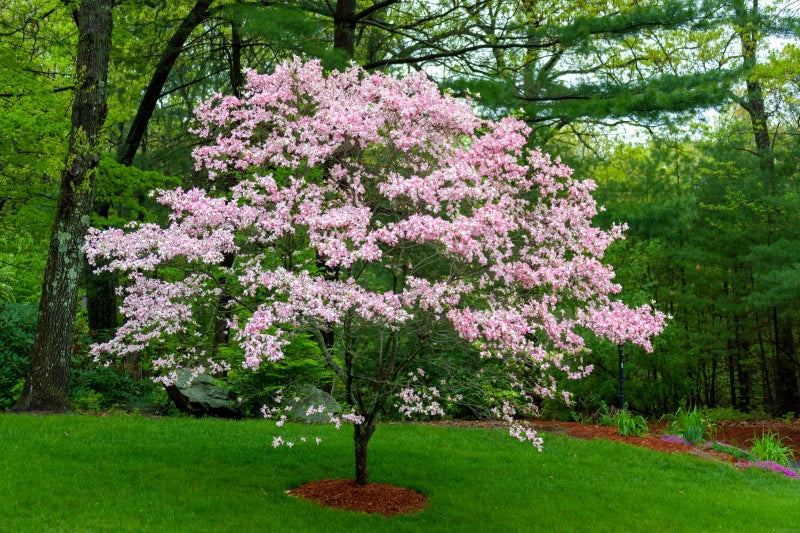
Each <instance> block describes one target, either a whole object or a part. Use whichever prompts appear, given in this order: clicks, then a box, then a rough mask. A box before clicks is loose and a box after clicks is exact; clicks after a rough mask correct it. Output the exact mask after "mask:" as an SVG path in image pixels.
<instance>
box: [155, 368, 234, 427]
mask: <svg viewBox="0 0 800 533" xmlns="http://www.w3.org/2000/svg"><path fill="white" fill-rule="evenodd" d="M166 389H167V395H168V396H169V398H170V400H172V401H173V402H175V406H176V407H177V408H178V410H179V411H181V412H182V413H188V414H191V415H194V416H196V417H198V418H199V417H202V416H215V417H219V418H242V412H241V410H240V409H239V406H238V402H237V401H236V395H235V394H234V393H233V391H231V390H230V389H227V388H225V387H223V386H221V381H220V380H218V379H216V378H214V377H212V376H209V375H208V374H198V375H197V376H195V377H194V379H192V371H191V370H190V369H188V368H182V369H179V370H178V379H177V380H176V381H175V383H173V384H172V385H170V386H168V387H166Z"/></svg>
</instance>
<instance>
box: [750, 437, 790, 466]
mask: <svg viewBox="0 0 800 533" xmlns="http://www.w3.org/2000/svg"><path fill="white" fill-rule="evenodd" d="M750 442H752V443H753V447H752V449H751V453H752V454H753V455H754V456H755V457H756V458H757V459H758V460H760V461H774V462H776V463H778V464H779V465H782V466H785V467H788V466H789V461H790V460H791V459H793V458H794V452H792V450H791V449H790V448H789V447H788V446H786V445H784V444H783V440H782V439H781V437H780V435H778V434H776V433H773V432H772V431H771V430H770V431H767V432H766V433H764V432H763V431H762V432H761V437H756V436H753V438H752V439H751V440H750Z"/></svg>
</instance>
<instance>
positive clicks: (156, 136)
mask: <svg viewBox="0 0 800 533" xmlns="http://www.w3.org/2000/svg"><path fill="white" fill-rule="evenodd" d="M798 7H800V2H770V3H768V4H766V5H765V4H763V3H762V4H760V3H759V2H758V0H750V1H749V2H745V1H729V2H723V1H695V2H692V1H667V2H650V1H636V0H608V1H599V0H598V1H585V2H584V1H580V2H563V1H558V0H545V1H537V0H530V1H528V0H510V1H509V0H502V1H501V0H485V1H481V0H477V1H468V0H441V1H437V2H430V1H424V0H420V1H416V0H411V1H399V0H383V1H374V2H372V1H368V2H360V1H355V0H339V1H337V2H323V1H315V0H309V1H297V2H291V1H276V2H262V1H234V0H217V1H215V0H196V1H182V0H176V1H159V0H150V1H146V2H145V1H133V0H119V1H116V2H112V1H110V0H105V1H104V0H83V1H67V0H64V1H59V0H0V108H1V109H0V228H2V229H1V230H0V300H1V301H0V407H3V408H10V407H12V406H14V405H15V404H17V405H19V404H20V403H23V402H24V404H25V405H22V406H21V408H23V409H35V408H37V403H36V398H35V395H36V394H35V393H32V392H31V391H25V385H24V384H25V378H26V375H28V373H29V368H30V371H33V370H34V369H33V367H34V366H35V367H36V368H45V367H47V368H48V369H49V370H48V371H49V372H51V373H55V374H58V373H59V372H60V373H62V374H64V375H65V378H64V379H56V380H55V381H57V382H59V383H62V385H60V386H63V387H65V389H64V390H65V393H64V396H63V399H62V401H63V402H65V406H68V405H71V406H72V407H73V408H77V409H105V408H110V407H116V406H128V407H130V406H133V407H136V406H140V407H142V408H144V406H152V405H153V404H155V405H156V406H158V405H159V403H161V404H162V407H163V406H164V405H165V402H166V400H165V399H164V396H163V391H162V390H160V389H158V388H157V387H155V386H154V385H153V384H152V383H151V382H150V381H149V380H147V379H141V378H142V377H143V376H146V375H147V373H148V362H147V361H146V360H141V361H139V360H127V361H125V363H124V364H121V365H120V366H119V367H118V368H115V367H110V368H97V367H96V365H94V364H93V363H92V361H91V360H90V358H89V357H88V355H87V353H88V346H89V344H90V343H92V342H95V341H97V340H102V339H107V338H109V337H110V335H111V334H112V332H113V331H114V330H115V329H116V328H117V327H118V326H119V322H120V317H119V314H118V303H119V302H118V300H117V297H116V296H115V286H116V285H117V283H118V280H117V279H115V278H114V277H112V276H110V275H106V276H103V277H100V276H95V275H93V274H91V273H90V272H89V271H88V269H84V272H83V275H82V276H81V278H80V283H79V284H76V290H77V291H79V305H78V306H77V309H75V310H74V311H69V310H67V311H68V312H66V314H67V315H70V316H64V315H65V313H55V312H51V311H52V309H51V307H48V306H42V309H40V310H39V311H37V309H38V307H39V303H40V301H45V297H46V294H43V286H44V287H45V289H44V292H45V293H46V292H47V290H48V289H47V287H48V284H47V283H45V284H44V285H43V282H42V280H43V278H44V275H45V270H46V266H47V264H48V256H50V258H51V260H52V259H53V256H54V255H58V249H59V248H58V239H59V238H61V236H62V232H61V230H59V231H57V232H54V231H53V228H54V219H56V217H57V214H58V211H59V203H58V199H59V188H60V182H63V175H64V174H65V172H64V166H65V161H66V160H68V157H70V154H71V153H72V151H73V150H74V149H75V146H76V143H75V142H74V141H75V139H74V138H72V137H71V135H70V131H71V128H72V126H73V125H74V121H75V118H74V117H72V116H71V112H72V108H73V105H74V104H73V102H74V101H76V97H77V96H78V95H79V93H80V90H81V89H80V88H81V83H82V81H83V78H84V74H85V71H84V70H83V69H81V68H80V67H76V64H78V65H80V64H81V63H80V57H78V56H80V47H79V46H78V41H79V35H86V32H85V30H86V28H87V25H91V24H94V22H93V21H94V20H95V19H92V18H91V17H89V18H86V17H84V18H83V19H81V18H80V16H81V15H85V14H86V12H88V11H89V10H90V9H91V8H98V9H106V10H108V11H109V12H110V13H111V14H112V17H113V30H112V29H111V28H112V26H110V25H107V31H108V43H109V45H108V65H109V68H108V73H107V80H105V82H104V83H103V85H102V90H101V91H100V92H101V93H102V95H101V96H102V97H103V98H104V99H105V103H106V105H107V116H106V117H105V122H104V126H103V128H102V129H101V130H100V131H99V133H98V136H97V141H96V147H97V148H96V150H97V153H98V154H99V158H98V161H97V162H96V168H95V169H94V170H95V171H96V173H95V174H93V180H94V186H93V187H92V189H93V192H92V193H91V195H92V196H93V204H92V214H91V225H93V226H95V227H103V228H105V227H115V226H123V225H124V224H126V223H127V222H129V221H132V220H137V221H162V220H164V216H165V213H164V212H163V210H160V209H159V206H158V205H157V204H156V203H155V202H154V201H153V200H152V199H150V198H149V197H148V192H149V191H150V190H152V189H154V188H160V187H161V188H163V187H174V186H177V185H181V186H183V187H184V188H188V187H192V186H204V184H205V183H206V182H205V180H204V179H203V176H201V175H199V174H198V173H196V172H195V171H194V167H193V163H192V160H191V156H190V154H191V150H192V149H193V148H194V147H195V146H196V144H197V142H198V141H197V139H196V138H195V137H193V136H192V135H191V134H190V133H189V127H190V126H191V124H192V113H193V109H194V108H195V106H197V105H198V104H199V102H201V101H202V100H204V99H206V98H208V97H209V96H210V95H212V94H213V93H216V92H223V93H226V94H234V95H236V94H238V91H239V90H240V88H241V85H242V80H243V79H244V72H245V71H246V69H255V70H257V71H259V72H266V71H270V70H271V69H272V67H273V66H274V65H275V64H276V63H277V62H279V61H280V60H282V59H285V58H287V57H291V56H292V55H304V56H307V57H316V58H320V59H321V60H322V61H323V64H324V65H325V67H326V68H329V69H334V68H342V67H344V66H346V65H348V64H349V62H351V61H354V62H356V63H357V64H359V65H361V66H363V67H364V68H365V69H367V70H381V71H386V72H390V73H395V74H398V75H402V74H404V73H408V72H411V71H415V70H420V69H421V70H424V71H425V72H427V73H428V75H429V76H430V77H431V78H432V79H434V80H436V81H437V83H439V84H440V86H441V87H442V88H443V89H446V90H449V91H451V92H452V93H453V94H455V95H467V94H470V95H472V97H473V99H474V102H475V105H476V107H477V109H478V110H479V112H480V113H481V114H483V115H485V116H487V117H491V118H498V117H501V116H504V115H507V114H511V115H514V116H516V117H518V118H521V119H523V120H525V121H526V122H527V123H528V124H529V125H530V126H531V127H532V131H533V132H532V134H531V138H530V140H529V142H530V145H531V146H539V147H541V148H542V149H543V150H544V151H546V152H549V153H551V154H553V155H554V156H560V157H561V158H562V160H563V161H564V162H566V163H567V164H568V165H569V166H571V167H572V168H573V169H575V173H576V175H577V176H579V177H581V178H587V179H588V178H591V179H594V180H595V181H596V182H597V184H598V187H597V190H596V191H595V197H596V198H597V200H598V203H599V204H601V205H603V206H605V211H604V212H602V213H601V214H600V215H599V216H598V217H597V219H596V224H598V225H599V226H601V227H604V228H608V227H610V226H611V225H612V224H613V223H615V222H624V223H626V224H627V225H628V231H627V239H626V240H625V241H622V242H618V243H616V244H615V245H614V246H613V247H612V249H611V250H610V252H609V254H608V255H607V260H608V262H609V263H610V264H612V265H613V266H614V269H615V271H616V272H617V276H618V281H619V282H620V283H621V284H622V285H623V287H624V291H623V293H622V294H621V298H622V299H623V300H624V301H625V302H626V303H628V304H629V305H639V304H642V303H648V302H654V303H655V306H656V307H657V308H658V309H660V310H662V311H665V312H668V313H670V315H671V316H672V320H671V321H670V325H669V326H668V328H667V330H666V331H665V332H664V333H663V334H662V335H661V336H660V337H659V338H658V339H657V341H656V343H655V349H654V351H653V352H652V353H645V352H644V351H641V350H638V349H636V348H634V347H632V346H625V347H623V349H624V352H625V358H626V365H625V377H626V380H627V381H626V400H627V402H628V405H629V407H630V408H631V409H633V410H635V411H639V412H642V413H645V414H648V415H660V414H663V413H668V412H673V411H674V410H675V409H676V408H677V407H678V406H691V405H699V406H706V407H709V408H730V409H736V410H738V411H741V412H745V413H757V414H765V415H769V416H787V415H794V414H796V413H798V412H800V371H799V370H800V369H799V368H798V367H799V366H800V359H799V358H798V345H800V337H799V335H800V310H799V309H800V307H799V306H798V305H797V304H798V301H800V246H798V245H799V244H800V242H799V239H800V220H798V212H799V210H798V207H800V194H798V193H800V184H799V183H798V179H797V178H798V172H800V168H798V167H799V165H800V158H798V156H797V155H796V154H797V153H798V142H799V138H798V133H800V129H799V127H800V115H798V112H797V98H798V96H799V94H798V90H800V62H799V61H798V59H800V58H799V57H798V56H800V48H798V46H797V44H798V38H800V24H799V22H800V20H799V19H798V12H797V8H798ZM81 20H82V21H83V22H81ZM87 21H89V22H87ZM82 29H83V30H82ZM94 29H100V30H102V28H93V30H94ZM76 50H78V52H76ZM101 123H102V121H101ZM83 233H85V231H84V232H80V234H78V233H76V234H75V235H72V236H71V238H73V241H70V242H76V243H79V242H80V239H82V236H83ZM51 238H54V239H55V240H54V241H53V242H56V246H55V247H54V248H52V247H51V244H50V243H51ZM63 239H67V237H66V236H65V237H63ZM63 239H62V242H66V241H65V240H63ZM52 250H55V252H53V251H52ZM48 309H50V311H48ZM37 312H38V320H37ZM222 318H224V317H210V318H209V320H210V323H213V324H219V323H222V322H224V320H222ZM45 324H46V325H47V328H48V329H49V330H50V331H55V332H56V333H57V335H56V337H59V336H60V337H63V338H64V339H66V341H65V343H64V344H63V346H61V347H58V346H56V345H55V344H53V343H45V342H42V341H39V344H38V346H34V344H35V343H34V340H35V338H36V337H37V325H38V328H39V333H38V335H39V338H41V337H42V335H43V334H42V333H41V331H42V330H43V328H44V327H45ZM73 324H74V331H75V333H74V335H73V334H71V333H70V332H71V331H72V330H73ZM213 329H214V331H213V337H214V338H213V342H214V346H215V347H216V349H219V350H231V349H234V348H233V347H231V346H229V343H228V338H227V335H226V332H225V331H224V328H219V327H215V328H213ZM290 349H292V350H296V351H297V352H300V353H303V354H305V355H306V357H304V358H299V359H295V362H293V363H283V364H282V365H279V367H278V368H273V369H269V370H264V371H262V372H260V373H257V374H256V375H253V376H243V375H242V376H237V375H235V373H234V375H231V376H229V378H230V381H231V383H232V385H233V386H234V387H236V388H237V390H238V391H240V392H241V391H244V392H243V394H245V395H246V396H247V401H248V402H250V403H251V405H252V410H253V412H255V411H257V409H256V406H257V405H260V403H259V402H261V399H260V396H259V395H261V394H264V393H266V392H269V391H271V390H274V389H272V387H274V385H275V384H276V383H277V382H278V381H280V379H282V378H285V377H286V376H290V377H292V378H294V379H297V380H305V381H308V382H313V383H323V382H325V381H326V380H330V376H329V375H327V374H326V373H325V371H324V369H323V365H322V364H321V363H320V362H319V360H318V355H319V354H318V353H315V351H314V349H313V343H311V342H308V343H303V342H297V343H295V345H294V346H292V347H291V348H290ZM619 353H620V352H619V348H618V347H617V346H613V345H611V344H609V343H601V342H598V341H593V342H592V352H591V354H589V355H587V358H586V359H587V362H589V363H591V364H593V365H594V366H595V371H594V373H593V374H592V375H591V376H590V377H589V378H587V379H584V380H581V381H580V382H577V383H572V384H570V388H571V389H572V391H573V392H574V393H575V399H576V403H575V404H573V405H572V406H571V407H568V408H567V407H565V406H563V405H552V406H548V405H545V407H546V408H548V409H550V410H551V414H553V415H556V416H564V413H565V410H566V413H567V416H568V413H569V411H570V410H572V411H573V412H574V413H576V414H578V415H580V414H581V413H591V412H593V411H596V410H597V409H598V408H599V407H600V406H601V405H603V404H608V405H613V404H615V403H616V402H617V395H618V371H619V370H618V362H619V359H618V358H619ZM59 361H61V363H59ZM67 383H68V385H67ZM66 387H68V388H66ZM492 387H493V384H491V383H481V382H475V383H472V384H465V391H464V392H465V393H467V397H468V398H471V399H472V405H471V407H470V408H467V409H465V410H462V411H458V410H456V412H455V414H456V415H471V414H475V412H477V411H479V409H477V407H479V406H478V405H477V404H479V403H480V396H481V394H489V393H495V392H497V391H496V390H493V389H492ZM67 391H68V394H67ZM20 398H23V402H20ZM48 401H50V400H48ZM66 402H68V404H67V403H66ZM262 403H263V402H262ZM38 407H41V405H38Z"/></svg>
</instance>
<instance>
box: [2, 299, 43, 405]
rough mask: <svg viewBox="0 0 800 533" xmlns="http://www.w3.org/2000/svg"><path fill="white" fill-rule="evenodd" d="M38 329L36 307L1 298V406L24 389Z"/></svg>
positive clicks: (13, 400)
mask: <svg viewBox="0 0 800 533" xmlns="http://www.w3.org/2000/svg"><path fill="white" fill-rule="evenodd" d="M35 331H36V307H34V306H32V305H27V304H14V303H9V302H3V301H0V410H2V409H7V408H9V407H11V406H12V405H14V402H16V400H17V398H18V397H19V394H20V392H21V391H22V388H21V385H22V383H23V381H24V379H25V374H26V373H27V371H28V360H29V357H30V351H31V348H32V347H33V339H34V334H35Z"/></svg>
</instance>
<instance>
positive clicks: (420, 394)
mask: <svg viewBox="0 0 800 533" xmlns="http://www.w3.org/2000/svg"><path fill="white" fill-rule="evenodd" d="M247 80H248V81H247V85H246V88H245V90H244V93H243V96H242V97H241V98H235V97H232V96H222V95H216V96H214V97H212V98H210V99H209V100H208V101H207V102H205V103H203V104H202V105H201V106H199V108H198V110H197V118H198V120H199V127H198V128H197V129H196V133H197V134H198V135H199V136H201V137H202V138H204V139H206V140H207V144H205V145H204V146H202V147H201V148H198V149H196V150H195V151H194V158H195V161H196V170H197V171H199V172H204V173H206V174H207V177H208V180H209V186H208V187H204V188H202V189H200V188H195V189H191V190H183V189H180V188H179V189H176V190H170V191H158V192H157V193H156V194H157V198H158V201H160V202H161V203H162V204H164V205H165V206H167V207H169V208H170V209H171V215H170V220H169V224H168V225H167V226H166V227H162V226H159V225H155V224H136V223H135V224H132V225H131V226H130V227H128V228H126V229H124V230H120V229H110V230H106V231H92V232H90V234H89V236H88V239H87V245H86V248H85V250H86V253H87V257H88V259H89V261H90V262H93V263H96V264H102V265H103V266H102V267H101V269H109V270H118V271H120V272H122V273H124V274H126V275H127V278H128V280H129V283H128V284H127V286H126V287H125V288H124V291H125V292H124V296H125V299H124V305H123V307H122V309H121V312H122V313H123V314H124V315H125V317H126V322H125V324H124V325H123V326H122V327H121V328H120V329H119V331H118V332H117V335H116V337H115V338H114V339H112V340H111V341H109V342H107V343H104V344H99V345H96V346H95V347H94V348H93V351H94V354H95V356H96V357H98V358H102V357H107V356H125V355H126V354H129V353H133V352H142V351H143V350H148V349H149V350H151V353H154V354H157V355H154V359H153V366H154V368H155V369H156V370H157V371H158V373H159V374H158V377H157V378H156V379H158V380H161V381H163V382H164V383H169V382H170V381H171V380H173V379H175V376H176V374H175V371H176V370H177V369H179V368H193V369H196V370H197V371H198V372H199V371H218V370H224V369H226V368H229V365H230V364H231V362H230V361H226V360H221V359H220V358H219V357H218V354H215V352H213V351H212V350H210V347H209V335H208V333H207V331H208V329H209V328H208V319H207V318H204V317H205V316H207V315H209V314H214V313H218V312H219V310H214V309H213V308H214V306H215V305H217V304H218V303H219V302H227V303H226V304H225V305H226V307H227V309H225V312H226V313H227V316H229V317H230V319H229V321H228V325H229V327H230V328H231V329H232V332H233V339H234V340H235V342H236V343H237V345H238V346H239V347H240V349H241V358H242V361H243V362H242V363H241V364H242V365H243V366H244V367H245V368H249V369H258V368H259V366H260V365H262V364H269V363H271V362H276V361H279V360H281V359H282V358H283V357H284V351H283V347H284V346H285V345H286V343H287V342H290V340H291V338H292V336H293V335H297V334H299V333H304V334H310V335H312V336H313V338H315V339H317V341H318V344H319V348H320V350H321V352H322V354H323V356H324V358H325V361H326V362H327V364H328V365H329V366H330V368H331V369H332V370H333V372H334V373H335V375H336V376H337V377H338V379H339V380H340V381H341V385H342V387H341V388H342V390H343V394H342V396H343V397H342V398H341V400H342V403H343V404H344V405H345V406H347V408H349V409H352V411H351V412H350V413H349V415H348V417H349V419H350V420H351V421H352V422H353V423H354V424H353V427H354V442H355V456H356V478H357V481H358V482H359V483H361V484H366V483H368V480H369V477H368V469H367V444H368V442H369V439H370V437H371V436H372V434H373V431H374V430H375V427H376V423H377V421H378V417H379V415H380V413H381V412H382V410H384V409H386V408H387V407H389V406H392V405H395V404H397V405H399V406H400V410H401V412H402V413H405V414H408V415H412V414H417V413H425V414H438V413H441V409H442V408H441V402H442V395H443V392H442V385H441V383H435V384H432V383H427V382H426V376H425V372H424V371H423V370H422V368H421V367H422V366H424V364H423V363H424V361H425V360H426V358H430V357H434V356H435V354H436V353H437V349H438V347H440V346H441V345H442V343H444V342H447V343H451V342H452V339H453V338H456V339H460V340H461V342H462V343H463V344H464V346H466V347H467V348H466V349H465V351H469V350H470V349H471V350H473V353H475V351H477V352H478V353H479V354H480V356H481V358H482V360H484V361H487V362H488V361H493V362H495V363H496V362H497V360H501V361H502V362H503V364H504V365H505V366H503V368H506V369H507V373H508V380H509V382H510V383H511V386H512V387H514V388H515V394H513V395H507V396H506V397H505V398H504V399H503V400H502V401H501V400H498V404H497V406H496V413H497V415H498V417H500V418H503V419H504V420H506V421H507V422H508V424H509V427H510V430H511V433H512V435H514V436H516V437H517V438H519V439H520V440H528V441H531V442H532V443H533V444H534V445H535V446H537V447H540V445H541V439H540V438H539V437H538V436H537V435H536V433H535V432H534V431H533V430H532V429H530V428H529V427H527V426H525V425H524V424H523V423H520V422H518V421H517V417H516V416H515V415H516V414H517V413H519V412H520V410H521V409H522V410H525V409H528V410H530V409H534V408H535V405H536V402H537V400H539V399H541V398H542V397H552V396H554V395H556V394H561V393H560V392H558V391H557V390H556V389H557V381H556V380H555V379H554V378H553V377H552V376H551V375H550V371H551V370H557V371H559V372H560V373H566V375H567V377H569V378H573V379H577V378H580V377H581V376H584V375H586V374H587V373H588V372H590V371H591V368H590V367H589V366H585V365H583V364H582V362H581V359H580V354H581V353H582V352H583V351H585V347H584V341H583V338H582V334H584V333H585V332H593V333H594V334H596V335H598V336H601V337H606V338H609V339H612V340H613V341H614V342H624V341H632V342H634V343H636V344H639V345H641V346H643V347H644V348H645V349H651V345H650V339H651V337H652V336H653V335H656V334H657V333H658V332H659V331H660V330H661V329H662V328H663V324H664V316H663V315H662V314H661V313H658V312H655V311H654V310H652V309H651V308H649V307H646V306H645V307H640V308H636V309H631V308H628V307H626V306H624V305H623V304H621V303H619V302H616V301H612V300H611V298H610V297H611V296H612V295H613V294H615V293H617V292H618V291H619V290H620V287H619V286H618V285H616V284H615V283H614V282H613V277H614V273H613V271H612V269H611V268H610V267H608V266H605V265H603V263H602V262H601V259H602V256H603V253H604V250H605V249H606V247H607V246H608V245H609V244H610V243H611V242H612V241H613V240H615V239H617V238H620V237H621V235H622V230H623V228H621V227H615V228H613V229H612V230H611V231H602V230H600V229H597V228H594V227H592V226H591V219H592V217H593V216H594V215H595V214H596V212H597V207H596V204H595V202H594V200H593V199H592V197H591V191H592V189H593V187H594V185H593V183H592V182H591V181H578V180H576V179H574V178H573V177H572V176H571V171H570V169H569V168H567V167H566V166H564V165H562V164H560V163H559V162H558V161H552V160H551V159H550V158H549V157H548V156H547V155H545V154H543V153H541V152H540V151H538V150H528V149H527V148H526V135H527V134H528V128H527V127H526V125H525V124H524V123H522V122H520V121H517V120H513V119H503V120H500V121H497V122H494V121H488V120H482V119H480V118H478V117H477V116H476V115H475V114H474V112H473V111H472V109H471V108H470V106H469V102H466V101H461V100H458V99H455V98H453V97H451V96H448V95H443V94H441V93H440V91H439V90H438V89H437V87H436V85H435V84H434V83H432V82H431V81H429V80H428V79H427V78H426V77H425V75H424V74H414V75H411V76H409V77H407V78H405V79H396V78H393V77H390V76H387V75H384V74H370V73H366V72H364V71H362V70H361V69H359V68H357V67H352V68H350V69H349V70H347V71H345V72H334V73H331V74H330V75H327V76H325V75H324V74H323V71H322V68H321V66H320V64H319V63H318V62H316V61H308V62H304V61H301V60H299V59H294V60H292V61H289V62H287V63H284V64H282V65H281V66H279V67H278V68H276V69H275V71H274V73H272V74H269V75H260V74H256V73H255V72H250V73H249V74H248V77H247ZM204 175H205V174H204ZM223 182H224V183H225V184H226V185H225V186H222V185H221V183H223ZM218 184H219V186H217V185H218ZM232 256H233V257H235V260H234V261H232V266H230V267H226V266H223V265H225V264H231V261H227V262H223V259H225V258H226V257H227V258H231V257H232ZM101 258H102V259H103V261H102V262H100V261H99V260H100V259H101ZM165 267H168V268H169V270H168V271H167V270H165ZM165 272H166V273H165ZM223 293H225V295H226V297H225V298H220V296H221V295H222V294H223ZM167 339H170V342H169V343H168V342H165V341H166V340H167ZM443 339H449V340H446V341H445V340H443ZM450 345H452V344H450ZM167 346H169V347H170V348H171V350H167V348H166V347H167ZM176 347H177V348H176ZM470 347H471V348H470ZM495 366H496V365H495ZM464 370H465V371H469V372H475V369H474V368H472V367H469V368H467V367H466V365H465V368H464ZM523 373H524V374H525V376H527V377H528V378H526V379H522V378H521V377H520V376H521V375H522V374H523ZM530 376H535V377H536V379H535V380H534V381H531V380H530V379H529V378H530ZM509 397H512V398H513V399H514V400H513V401H511V400H509V399H508V398H509ZM318 408H319V406H316V407H315V406H313V405H312V406H310V407H309V409H310V410H311V411H314V410H315V409H318ZM274 411H275V408H274V407H273V408H270V409H267V408H266V407H265V410H264V412H265V414H267V415H269V414H271V413H272V412H274ZM337 420H341V419H337ZM275 442H276V445H277V444H281V443H283V440H282V439H276V441H275Z"/></svg>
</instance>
